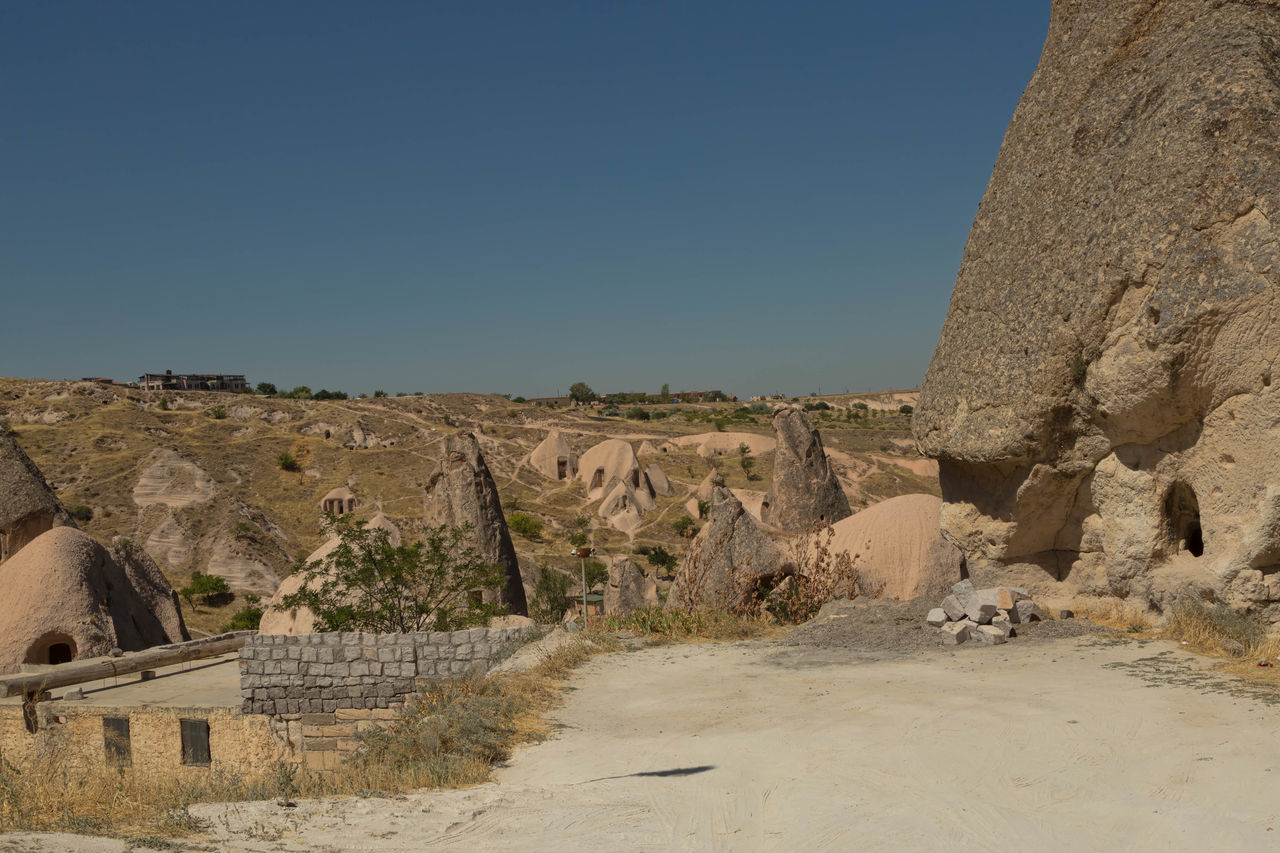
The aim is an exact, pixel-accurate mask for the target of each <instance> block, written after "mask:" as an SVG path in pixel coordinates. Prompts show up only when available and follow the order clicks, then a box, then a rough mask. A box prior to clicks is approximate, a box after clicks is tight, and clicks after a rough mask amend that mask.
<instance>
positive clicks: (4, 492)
mask: <svg viewBox="0 0 1280 853" xmlns="http://www.w3.org/2000/svg"><path fill="white" fill-rule="evenodd" d="M58 526H69V527H74V526H75V522H73V521H72V520H71V516H70V515H68V514H67V511H66V510H65V509H63V507H62V504H61V503H60V502H59V501H58V499H57V498H56V497H54V494H53V491H52V490H51V489H50V488H49V485H48V484H47V483H46V482H45V480H44V476H43V475H42V474H41V473H40V469H38V468H36V466H35V463H34V462H32V461H31V460H30V459H29V458H27V454H26V453H23V452H22V448H21V447H19V446H18V441H17V439H16V438H14V437H13V436H12V435H11V434H9V433H8V432H7V431H5V430H0V563H3V562H4V561H5V560H8V559H9V558H10V557H12V556H13V555H14V554H16V553H18V551H19V550H21V549H22V547H23V546H24V545H26V544H27V543H28V542H30V541H32V540H33V539H35V538H36V537H37V536H39V535H40V534H41V533H44V532H45V531H47V530H51V529H53V528H54V527H58Z"/></svg>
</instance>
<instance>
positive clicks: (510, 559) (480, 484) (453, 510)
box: [425, 432, 529, 616]
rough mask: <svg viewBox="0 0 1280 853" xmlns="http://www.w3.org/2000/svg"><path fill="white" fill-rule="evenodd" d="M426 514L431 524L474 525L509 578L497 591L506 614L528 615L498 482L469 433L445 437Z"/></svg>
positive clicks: (484, 550) (479, 545)
mask: <svg viewBox="0 0 1280 853" xmlns="http://www.w3.org/2000/svg"><path fill="white" fill-rule="evenodd" d="M425 517H426V522H427V524H430V525H433V526H435V525H441V524H443V525H446V526H448V527H461V526H463V525H464V524H469V525H471V528H472V535H474V536H475V543H476V550H477V551H479V552H480V556H481V557H483V558H484V559H485V560H488V561H490V562H493V563H497V564H500V565H502V566H503V567H504V568H505V569H506V573H507V583H506V586H505V587H504V588H503V589H502V590H500V591H499V592H498V598H497V600H498V602H499V603H500V604H504V605H506V607H507V612H508V613H512V614H515V615H518V616H525V615H527V614H528V612H529V606H528V604H527V603H526V601H525V594H524V584H523V583H522V581H521V579H520V563H519V561H518V560H517V559H516V549H515V546H513V545H512V544H511V533H510V532H509V531H508V530H507V519H506V516H504V515H503V514H502V504H501V502H499V500H498V487H497V486H496V485H494V482H493V476H492V475H491V474H490V473H489V466H487V465H486V464H485V462H484V456H483V455H481V453H480V445H479V444H478V443H477V442H476V437H475V436H474V435H472V434H471V433H469V432H463V433H457V434H455V435H450V436H449V437H447V438H446V439H445V445H444V458H442V459H441V460H440V466H439V468H437V469H436V470H435V471H434V472H433V473H432V474H431V478H430V479H429V480H428V482H427V487H426V508H425Z"/></svg>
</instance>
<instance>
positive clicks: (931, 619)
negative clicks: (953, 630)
mask: <svg viewBox="0 0 1280 853" xmlns="http://www.w3.org/2000/svg"><path fill="white" fill-rule="evenodd" d="M924 621H925V622H927V623H928V624H929V625H932V626H933V627H934V628H941V627H942V626H943V625H945V624H947V621H948V619H947V611H945V610H943V609H942V608H941V607H935V608H933V609H932V610H930V611H929V615H928V616H926V617H925V620H924Z"/></svg>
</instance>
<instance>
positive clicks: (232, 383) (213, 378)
mask: <svg viewBox="0 0 1280 853" xmlns="http://www.w3.org/2000/svg"><path fill="white" fill-rule="evenodd" d="M138 387H139V388H141V389H142V390H143V391H243V390H244V389H245V387H246V383H245V381H244V374H243V373H174V372H173V371H172V370H166V371H165V372H164V373H144V374H142V375H141V376H139V377H138Z"/></svg>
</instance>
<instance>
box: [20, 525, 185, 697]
mask: <svg viewBox="0 0 1280 853" xmlns="http://www.w3.org/2000/svg"><path fill="white" fill-rule="evenodd" d="M118 553H119V554H120V556H121V558H122V559H123V560H124V562H125V567H122V566H121V565H120V563H118V562H117V561H116V560H115V559H114V558H113V557H112V555H111V553H109V552H108V551H107V549H106V548H104V547H102V545H100V544H98V543H97V542H95V541H94V539H93V538H92V537H91V536H89V535H88V534H87V533H84V532H82V531H80V530H77V529H76V528H74V527H55V528H53V529H52V530H48V531H46V532H44V533H42V534H41V535H40V536H38V537H36V538H35V539H34V540H32V541H31V542H30V543H28V544H27V545H26V547H24V548H23V549H22V550H21V551H19V552H18V553H17V554H15V555H14V556H13V557H11V558H10V559H9V560H7V561H6V562H5V563H4V564H3V565H0V588H3V589H4V590H5V606H4V607H3V608H0V672H14V671H16V670H17V669H18V665H19V664H23V663H31V664H50V663H65V662H68V661H72V660H77V659H80V658H85V657H95V656H98V655H105V654H107V653H108V652H109V651H111V649H113V648H120V649H123V650H124V651H139V650H141V649H145V648H148V647H150V646H155V645H162V644H164V643H173V642H181V641H182V640H185V639H187V635H186V630H185V628H184V626H183V624H182V617H181V615H180V613H179V612H178V608H177V602H176V601H175V600H174V599H173V597H172V589H167V587H168V584H167V582H165V580H164V576H163V575H161V574H160V573H159V570H158V569H156V568H155V564H154V563H152V562H151V561H150V558H148V557H146V556H145V554H141V553H140V552H139V551H136V550H133V549H130V548H128V547H127V546H125V547H123V548H122V549H121V550H119V551H118Z"/></svg>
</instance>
